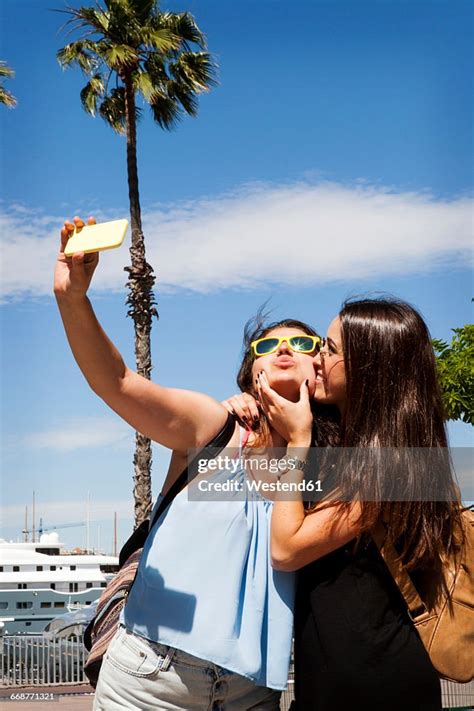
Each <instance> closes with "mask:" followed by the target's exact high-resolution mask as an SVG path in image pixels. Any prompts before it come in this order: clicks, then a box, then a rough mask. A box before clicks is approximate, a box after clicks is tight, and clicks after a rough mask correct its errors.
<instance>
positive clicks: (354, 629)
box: [295, 541, 441, 711]
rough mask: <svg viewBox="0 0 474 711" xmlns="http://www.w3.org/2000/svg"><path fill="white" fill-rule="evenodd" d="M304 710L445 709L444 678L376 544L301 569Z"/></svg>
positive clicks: (298, 614)
mask: <svg viewBox="0 0 474 711" xmlns="http://www.w3.org/2000/svg"><path fill="white" fill-rule="evenodd" d="M295 695H296V709H297V711H313V710H314V711H346V710H349V709H357V711H358V710H359V709H360V710H361V711H362V710H363V711H441V689H440V682H439V678H438V675H437V673H436V671H435V669H434V668H433V666H432V664H431V661H430V658H429V656H428V653H427V652H426V650H425V648H424V646H423V643H422V642H421V639H420V638H419V636H418V633H417V632H416V630H415V628H414V626H413V624H412V622H411V620H410V618H409V616H408V613H407V609H406V605H405V601H404V600H403V598H402V596H401V594H400V592H399V590H398V588H397V586H396V584H395V582H394V581H393V578H392V577H391V575H390V573H389V571H388V569H387V567H386V566H385V563H384V561H383V559H382V557H381V556H380V554H379V551H378V550H377V548H376V546H375V544H374V543H373V542H372V541H369V542H368V543H366V544H364V545H363V544H361V545H359V546H358V548H355V546H354V542H351V543H350V544H348V545H347V546H344V547H343V548H339V549H338V550H336V551H333V552H332V553H330V554H329V555H327V556H325V557H324V558H321V559H319V560H317V561H314V562H313V563H311V564H310V565H308V566H306V567H305V568H303V569H302V570H300V571H299V574H298V583H297V593H296V605H295Z"/></svg>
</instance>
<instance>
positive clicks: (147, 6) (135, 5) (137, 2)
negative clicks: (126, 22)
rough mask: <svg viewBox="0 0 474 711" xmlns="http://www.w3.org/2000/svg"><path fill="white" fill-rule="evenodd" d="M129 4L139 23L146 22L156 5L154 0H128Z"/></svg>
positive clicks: (155, 9)
mask: <svg viewBox="0 0 474 711" xmlns="http://www.w3.org/2000/svg"><path fill="white" fill-rule="evenodd" d="M129 4H130V7H131V8H132V9H133V12H134V13H135V16H136V18H137V19H138V21H139V23H140V24H141V25H145V24H146V22H147V20H149V18H150V16H151V15H152V13H153V11H155V12H156V11H157V5H158V3H157V2H156V0H129Z"/></svg>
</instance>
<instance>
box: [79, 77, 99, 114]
mask: <svg viewBox="0 0 474 711" xmlns="http://www.w3.org/2000/svg"><path fill="white" fill-rule="evenodd" d="M104 94H105V86H104V78H103V76H102V75H101V74H96V75H95V76H93V77H92V79H91V80H90V81H89V82H88V83H87V84H86V85H85V87H84V88H83V89H82V91H81V102H82V106H83V108H84V111H87V113H89V114H91V115H92V116H95V115H96V113H97V102H98V100H99V99H100V97H101V96H103V95H104Z"/></svg>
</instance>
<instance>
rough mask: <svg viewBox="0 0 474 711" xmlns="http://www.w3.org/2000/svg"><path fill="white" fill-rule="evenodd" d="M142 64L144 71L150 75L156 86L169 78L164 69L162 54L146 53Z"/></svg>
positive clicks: (164, 63)
mask: <svg viewBox="0 0 474 711" xmlns="http://www.w3.org/2000/svg"><path fill="white" fill-rule="evenodd" d="M143 66H144V68H145V71H146V72H148V74H149V75H150V77H151V80H152V81H153V83H154V84H156V85H157V86H159V85H160V84H161V83H162V82H167V81H168V80H169V78H170V77H169V76H168V72H167V69H166V62H165V59H164V56H163V55H162V54H160V53H159V52H151V53H148V54H147V57H146V59H145V61H144V62H143Z"/></svg>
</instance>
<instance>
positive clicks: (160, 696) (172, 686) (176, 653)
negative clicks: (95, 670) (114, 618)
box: [93, 627, 280, 711]
mask: <svg viewBox="0 0 474 711" xmlns="http://www.w3.org/2000/svg"><path fill="white" fill-rule="evenodd" d="M279 708H280V692H279V691H275V690H274V689H269V688H267V687H265V686H257V685H256V684H254V682H252V681H251V680H250V679H247V678H245V677H243V676H240V675H239V674H235V673H234V672H231V671H228V670H227V669H223V668H222V667H219V666H217V665H216V664H212V663H211V662H207V661H204V660H202V659H199V658H198V657H193V656H192V655H191V654H187V653H186V652H182V651H180V650H179V649H173V648H171V647H167V646H166V645H163V644H158V643H155V642H150V641H149V640H146V639H144V638H143V637H140V636H139V635H136V634H133V632H129V630H127V629H125V627H119V629H118V631H117V632H116V634H115V636H114V637H113V639H112V641H111V642H110V645H109V648H108V650H107V653H106V655H105V657H104V661H103V664H102V668H101V670H100V675H99V681H98V684H97V689H96V693H95V699H94V706H93V709H94V711H118V710H119V709H121V710H122V711H124V710H125V709H126V711H135V710H138V709H140V711H150V710H151V709H163V710H166V711H278V710H279Z"/></svg>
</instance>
